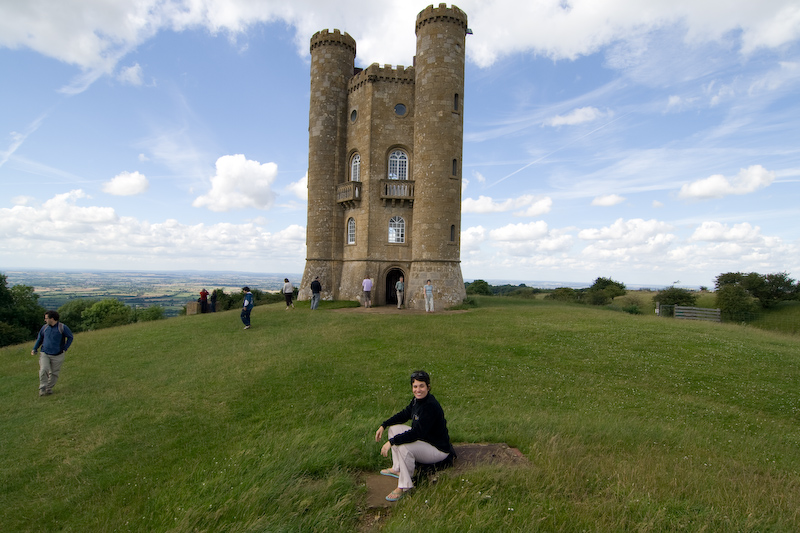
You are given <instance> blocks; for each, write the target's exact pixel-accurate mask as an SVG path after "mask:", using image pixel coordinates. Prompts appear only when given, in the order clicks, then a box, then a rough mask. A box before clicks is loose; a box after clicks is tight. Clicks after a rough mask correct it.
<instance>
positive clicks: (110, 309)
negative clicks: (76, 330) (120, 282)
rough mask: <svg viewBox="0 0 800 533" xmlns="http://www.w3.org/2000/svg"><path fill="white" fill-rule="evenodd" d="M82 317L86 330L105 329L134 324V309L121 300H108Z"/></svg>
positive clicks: (88, 310)
mask: <svg viewBox="0 0 800 533" xmlns="http://www.w3.org/2000/svg"><path fill="white" fill-rule="evenodd" d="M81 316H82V317H83V325H84V326H85V327H86V329H88V330H95V329H104V328H111V327H114V326H123V325H125V324H130V323H131V322H133V309H131V308H130V307H128V306H127V305H125V304H124V303H122V302H120V301H119V300H115V299H113V298H108V299H105V300H100V301H99V302H97V303H96V304H94V305H93V306H91V307H90V308H89V309H87V310H86V311H84V312H83V314H82V315H81Z"/></svg>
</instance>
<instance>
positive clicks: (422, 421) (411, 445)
mask: <svg viewBox="0 0 800 533" xmlns="http://www.w3.org/2000/svg"><path fill="white" fill-rule="evenodd" d="M430 390H431V378H430V376H429V375H428V373H427V372H425V371H424V370H418V371H416V372H414V373H413V374H411V392H412V393H413V394H414V398H413V399H412V400H411V403H409V404H408V406H406V408H405V409H403V410H402V411H400V412H399V413H397V414H396V415H394V416H392V417H391V418H389V419H388V420H386V421H385V422H384V423H383V424H381V427H379V428H378V430H377V431H376V432H375V442H380V440H381V438H382V437H383V432H384V430H385V429H388V430H389V440H388V441H387V442H386V444H384V445H383V447H382V448H381V455H383V456H384V457H387V456H388V455H389V450H390V449H391V451H392V467H391V468H385V469H383V470H381V474H382V475H384V476H391V477H396V478H398V483H397V488H396V489H395V490H393V491H392V492H391V493H390V494H389V495H388V496H386V499H387V500H388V501H390V502H396V501H397V500H399V499H400V498H402V497H403V495H404V494H405V492H406V491H409V490H411V489H412V488H414V481H413V480H412V475H413V474H414V465H415V464H416V463H419V464H436V463H440V462H442V461H444V460H446V459H448V458H449V457H450V456H451V454H454V451H453V447H452V446H451V444H450V435H449V434H448V433H447V420H445V418H444V411H443V410H442V406H441V405H439V402H438V401H436V398H434V396H433V394H431V393H430ZM409 420H411V426H410V427H409V426H407V425H405V424H404V422H407V421H409Z"/></svg>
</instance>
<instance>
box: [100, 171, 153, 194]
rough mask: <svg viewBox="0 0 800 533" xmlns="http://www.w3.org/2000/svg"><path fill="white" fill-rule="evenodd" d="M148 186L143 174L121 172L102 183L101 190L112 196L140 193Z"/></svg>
mask: <svg viewBox="0 0 800 533" xmlns="http://www.w3.org/2000/svg"><path fill="white" fill-rule="evenodd" d="M148 187H150V182H148V181H147V178H146V177H145V176H144V174H139V173H138V172H133V173H130V172H122V173H120V174H117V175H116V176H115V177H114V178H113V179H112V180H111V181H107V182H106V183H104V184H103V192H106V193H108V194H113V195H114V196H134V195H137V194H142V193H143V192H145V191H146V190H147V188H148Z"/></svg>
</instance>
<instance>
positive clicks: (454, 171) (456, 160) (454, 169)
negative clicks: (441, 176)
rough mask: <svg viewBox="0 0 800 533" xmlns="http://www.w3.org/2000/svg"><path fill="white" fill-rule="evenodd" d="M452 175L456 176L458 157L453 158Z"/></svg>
mask: <svg viewBox="0 0 800 533" xmlns="http://www.w3.org/2000/svg"><path fill="white" fill-rule="evenodd" d="M453 176H458V159H453Z"/></svg>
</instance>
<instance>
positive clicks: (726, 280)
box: [716, 272, 800, 309]
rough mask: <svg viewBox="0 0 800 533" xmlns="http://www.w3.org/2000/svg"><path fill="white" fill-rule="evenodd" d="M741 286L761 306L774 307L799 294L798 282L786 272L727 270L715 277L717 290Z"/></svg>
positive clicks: (794, 298)
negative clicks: (760, 272) (745, 272)
mask: <svg viewBox="0 0 800 533" xmlns="http://www.w3.org/2000/svg"><path fill="white" fill-rule="evenodd" d="M730 285H737V286H741V287H742V288H743V289H744V290H745V291H747V293H748V294H749V295H750V296H752V297H753V298H756V299H757V300H758V301H759V303H760V304H761V307H763V308H765V309H767V308H770V307H774V306H775V305H777V304H778V303H780V302H782V301H785V300H796V299H797V298H798V296H800V284H798V283H796V282H795V280H793V279H792V278H790V277H789V274H788V273H786V272H778V273H775V274H767V275H763V274H759V273H758V272H749V273H747V274H744V273H742V272H728V273H726V274H720V275H719V276H717V279H716V288H717V290H720V289H722V288H723V287H726V286H730Z"/></svg>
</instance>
